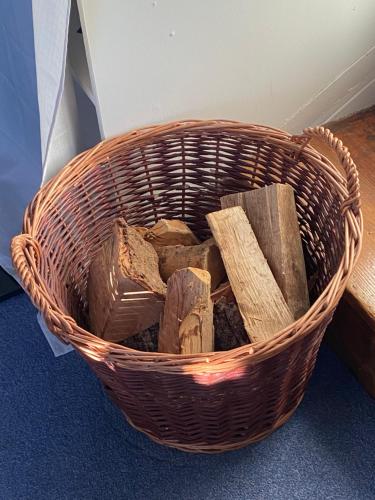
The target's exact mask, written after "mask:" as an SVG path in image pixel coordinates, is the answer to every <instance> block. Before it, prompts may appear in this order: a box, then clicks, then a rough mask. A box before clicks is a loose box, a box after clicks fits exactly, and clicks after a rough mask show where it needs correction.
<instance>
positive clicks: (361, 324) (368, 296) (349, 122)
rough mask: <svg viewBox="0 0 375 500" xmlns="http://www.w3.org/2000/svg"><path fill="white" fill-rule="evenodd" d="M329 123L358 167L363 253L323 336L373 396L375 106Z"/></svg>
mask: <svg viewBox="0 0 375 500" xmlns="http://www.w3.org/2000/svg"><path fill="white" fill-rule="evenodd" d="M328 127H329V128H330V129H331V130H332V131H333V132H334V133H335V135H337V136H338V137H339V138H340V139H341V140H342V141H343V143H344V144H345V146H347V147H348V148H349V151H350V153H351V155H352V157H353V159H354V161H355V162H356V164H357V166H358V170H359V176H360V177H359V180H360V187H361V197H362V210H363V217H364V238H363V249H362V253H361V256H360V259H359V261H358V264H357V266H356V268H355V269H354V272H353V274H352V276H351V278H350V281H349V283H348V286H347V289H346V292H345V295H344V298H343V300H342V301H341V303H340V305H339V307H338V309H337V312H336V314H335V317H334V320H333V322H332V324H331V326H330V327H329V329H328V339H329V341H330V342H331V344H332V345H333V346H334V348H335V350H336V351H337V352H338V354H339V355H340V356H341V357H342V358H343V359H344V360H345V361H346V362H347V363H348V365H349V366H350V367H351V369H352V370H353V372H354V373H355V375H356V376H357V377H358V379H359V380H360V381H361V383H362V384H363V386H364V387H365V388H366V390H367V391H368V392H369V393H370V394H371V395H372V396H373V397H375V107H373V108H370V109H368V110H366V111H364V112H362V113H358V114H356V115H354V116H352V117H349V118H346V119H344V120H341V121H339V122H335V123H331V124H329V125H328ZM313 145H314V146H315V147H316V148H317V149H319V150H320V151H321V152H322V153H324V154H326V155H327V156H329V158H330V159H332V160H333V159H334V155H333V156H332V153H330V152H328V151H327V149H326V147H325V146H323V145H322V144H320V143H318V142H317V141H314V142H313ZM334 161H335V162H336V163H337V159H335V160H334Z"/></svg>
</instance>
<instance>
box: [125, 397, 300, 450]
mask: <svg viewBox="0 0 375 500" xmlns="http://www.w3.org/2000/svg"><path fill="white" fill-rule="evenodd" d="M303 396H304V394H302V396H301V397H300V399H299V400H298V402H297V404H296V405H295V407H294V408H293V409H292V410H291V411H289V412H288V413H286V414H285V415H283V416H282V417H281V418H279V419H278V420H277V421H276V422H275V424H274V425H273V426H272V428H270V429H269V430H267V431H265V432H262V433H261V434H257V435H255V436H252V437H251V438H247V439H244V440H243V441H236V442H235V443H231V442H228V443H220V444H219V443H218V444H206V443H195V444H192V443H189V444H183V443H180V442H178V441H169V440H165V439H160V438H158V437H157V436H155V435H154V434H152V433H151V432H149V431H147V430H146V429H142V428H141V427H138V426H137V425H135V424H134V422H132V420H131V419H130V418H129V417H128V416H127V415H126V413H125V412H124V411H123V410H121V411H122V413H123V415H124V417H125V418H126V420H127V422H128V423H129V424H130V425H131V426H132V427H133V428H134V429H136V430H137V431H140V432H142V433H143V434H146V436H148V437H149V438H150V439H151V440H152V441H154V442H155V443H157V444H161V445H164V446H168V447H170V448H175V449H176V450H180V451H185V452H189V453H206V454H214V453H224V452H226V451H234V450H239V449H240V448H244V447H245V446H248V445H249V444H253V443H257V442H258V441H262V440H263V439H265V438H266V437H268V436H269V435H270V434H272V433H273V432H275V431H276V430H277V429H278V428H279V427H281V426H282V425H284V424H285V423H286V422H287V421H288V420H289V419H290V417H291V416H292V415H293V413H294V412H295V411H296V409H297V408H298V406H299V405H300V403H301V401H302V399H303Z"/></svg>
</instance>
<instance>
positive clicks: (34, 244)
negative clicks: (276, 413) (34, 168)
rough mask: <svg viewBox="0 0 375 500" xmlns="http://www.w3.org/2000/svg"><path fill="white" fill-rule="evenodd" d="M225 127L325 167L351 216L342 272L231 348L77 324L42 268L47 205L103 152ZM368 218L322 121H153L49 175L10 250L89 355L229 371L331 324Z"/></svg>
mask: <svg viewBox="0 0 375 500" xmlns="http://www.w3.org/2000/svg"><path fill="white" fill-rule="evenodd" d="M187 130H192V131H196V132H199V133H201V132H205V131H220V132H225V131H228V132H232V133H233V132H237V133H244V134H246V135H247V136H251V137H254V139H257V140H259V141H262V142H268V143H273V144H276V145H279V146H284V147H286V148H289V149H293V150H294V151H295V153H296V154H297V155H302V156H303V157H304V158H305V159H306V160H308V161H309V162H310V163H313V164H314V165H315V166H316V167H317V168H319V169H320V170H321V171H322V172H323V173H324V175H325V176H326V177H327V178H328V180H329V182H330V183H331V184H332V185H333V186H334V187H335V188H336V190H337V192H338V195H339V197H340V200H341V202H342V213H343V215H344V217H345V223H344V226H345V246H344V251H343V255H342V258H341V261H340V264H339V266H338V269H337V271H336V273H335V275H334V276H333V277H332V279H331V281H330V282H329V284H328V285H327V287H326V288H325V289H324V290H323V292H322V293H321V294H320V296H319V297H318V298H317V299H316V301H315V302H314V303H313V304H312V306H311V307H310V308H309V310H308V311H307V312H306V313H305V314H304V315H303V316H302V317H301V318H299V319H298V320H296V321H295V322H293V323H292V324H290V325H288V326H287V327H286V328H284V329H283V330H280V331H279V332H278V333H277V334H276V335H275V336H274V337H272V339H268V340H265V341H257V342H254V343H252V344H248V345H245V346H241V347H237V348H235V349H232V350H229V351H220V352H215V351H213V352H209V353H200V354H190V355H183V354H168V353H159V352H143V351H136V350H133V349H131V348H128V347H125V346H122V345H119V344H115V343H113V342H109V341H106V340H104V339H101V338H99V337H96V336H95V335H93V334H92V333H90V332H89V331H88V330H85V329H84V328H82V327H80V326H78V324H77V323H76V321H75V319H74V318H73V317H71V316H69V315H66V314H64V312H63V311H61V310H60V309H59V308H58V307H57V305H56V304H55V303H54V302H53V300H52V298H51V296H50V294H49V292H48V287H47V285H46V283H45V282H44V280H43V279H42V278H41V276H40V274H39V265H40V264H41V262H42V260H43V257H42V252H41V248H40V245H39V242H38V241H37V239H36V234H37V232H38V224H39V221H40V218H41V217H42V215H43V212H44V209H46V208H48V206H49V205H51V204H52V203H53V202H54V200H56V199H57V198H58V196H59V194H60V193H62V192H64V190H65V189H69V188H70V185H71V184H70V183H72V182H74V179H76V176H77V170H78V171H79V173H80V175H82V173H83V172H87V171H88V170H89V169H90V168H91V167H92V166H93V160H95V163H97V162H98V161H100V158H106V157H108V154H109V153H113V152H115V151H116V149H120V148H121V151H122V152H123V151H124V145H126V147H128V148H133V147H135V146H138V145H139V144H143V143H145V142H148V141H150V140H153V139H155V138H157V137H162V136H163V135H169V134H171V133H173V132H177V131H181V132H183V131H187ZM311 137H320V138H322V139H323V140H324V141H325V142H326V143H327V144H328V145H329V146H330V147H331V148H332V149H333V150H334V151H335V152H336V154H337V156H338V158H339V160H340V162H341V165H342V166H343V168H344V171H345V174H346V178H345V177H344V176H343V175H342V174H341V173H340V171H339V170H338V168H337V167H336V166H335V165H334V164H332V163H331V162H330V160H329V159H327V158H326V157H325V156H324V155H322V154H321V153H319V152H318V151H317V150H316V149H315V148H313V147H312V146H311V145H310V144H308V142H309V140H310V138H311ZM362 234H363V219H362V212H361V209H360V194H359V183H358V172H357V168H356V166H355V163H354V162H353V160H352V159H351V157H350V153H349V151H348V149H347V148H346V147H345V146H344V145H343V144H342V142H341V141H340V140H339V139H337V138H336V137H334V136H333V134H332V133H331V132H330V131H329V130H328V129H325V128H323V127H315V128H309V129H305V130H304V133H303V134H302V135H299V136H296V135H291V134H289V133H287V132H285V131H283V130H280V129H277V128H273V127H268V126H264V125H256V124H250V123H244V122H239V121H234V120H186V121H175V122H169V123H163V124H159V125H152V126H146V127H143V128H141V129H136V130H132V131H130V132H128V133H125V134H121V135H118V136H115V137H113V138H109V139H105V140H103V141H102V142H100V143H98V144H97V145H96V146H94V147H93V148H91V149H88V150H87V151H84V152H82V153H80V154H79V155H77V156H76V157H75V158H73V159H72V160H71V161H70V162H69V163H68V164H67V165H66V166H65V167H64V168H63V169H62V170H61V171H60V172H59V173H58V174H57V175H56V176H54V177H53V178H52V179H51V180H50V181H48V182H47V183H46V184H45V185H44V186H43V187H42V188H41V189H40V190H39V191H38V192H37V193H36V195H35V197H34V198H33V200H32V201H31V203H30V204H29V206H28V207H27V209H26V211H25V215H24V224H23V232H22V233H21V234H20V235H18V236H16V237H15V238H13V240H12V246H11V252H12V259H13V264H14V266H15V268H16V270H17V272H18V274H19V276H20V277H21V282H22V284H23V286H24V288H25V290H26V291H27V292H28V294H29V296H30V298H31V300H32V301H33V303H34V305H35V306H36V307H37V309H39V310H40V311H41V312H42V314H43V316H44V318H45V320H46V323H47V325H48V326H49V328H50V329H51V331H52V332H53V333H55V334H57V336H58V337H59V338H60V339H62V340H64V341H66V342H70V343H72V345H73V346H74V347H75V348H76V349H77V350H78V351H80V352H81V353H82V355H83V356H87V357H89V358H90V360H91V361H98V362H105V363H106V364H107V366H108V367H110V368H114V367H118V368H126V369H130V370H137V371H139V370H144V371H150V370H154V371H158V372H168V373H181V372H183V373H189V374H194V373H200V372H202V371H205V372H208V371H215V372H221V371H222V372H227V371H228V370H231V369H234V368H236V369H237V368H239V367H244V366H247V365H248V364H249V361H250V360H251V362H252V363H258V362H260V361H262V360H264V359H266V358H269V357H271V356H274V355H276V354H277V353H278V352H280V351H281V350H284V349H285V348H286V347H287V346H289V345H291V344H292V343H294V342H296V341H297V340H300V339H301V338H302V337H304V336H306V335H308V334H309V333H311V332H312V331H313V330H314V329H316V328H317V327H318V326H319V325H321V324H324V325H325V326H326V324H328V322H329V320H330V316H331V314H332V313H333V311H334V309H335V307H336V306H337V303H338V301H339V300H340V298H341V296H342V294H343V292H344V289H345V286H346V283H347V281H348V279H349V277H350V274H351V272H352V270H353V267H354V265H355V263H356V261H357V259H358V257H359V253H360V250H361V244H362Z"/></svg>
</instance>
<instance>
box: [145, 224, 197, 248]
mask: <svg viewBox="0 0 375 500" xmlns="http://www.w3.org/2000/svg"><path fill="white" fill-rule="evenodd" d="M144 238H145V239H146V240H147V241H149V242H150V243H152V244H153V245H154V246H166V245H199V243H200V241H199V240H198V238H197V237H196V236H195V234H194V233H193V232H192V230H191V229H190V228H189V227H188V226H187V225H186V224H185V223H184V222H182V221H180V220H175V219H174V220H168V219H160V220H159V221H158V222H157V223H156V224H155V225H154V226H153V227H152V228H150V229H149V230H148V231H147V233H146V234H145V235H144Z"/></svg>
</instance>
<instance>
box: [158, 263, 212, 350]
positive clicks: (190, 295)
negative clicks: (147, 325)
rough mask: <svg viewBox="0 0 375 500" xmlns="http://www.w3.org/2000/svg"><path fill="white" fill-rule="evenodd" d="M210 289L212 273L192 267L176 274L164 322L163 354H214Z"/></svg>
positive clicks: (169, 284)
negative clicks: (212, 352)
mask: <svg viewBox="0 0 375 500" xmlns="http://www.w3.org/2000/svg"><path fill="white" fill-rule="evenodd" d="M210 289H211V278H210V273H209V272H208V271H204V270H202V269H196V268H192V267H188V268H186V269H180V270H179V271H176V272H175V273H174V274H172V276H171V277H170V278H169V280H168V284H167V297H166V300H165V307H164V312H163V315H162V319H161V323H160V332H159V346H158V350H159V352H167V353H172V354H195V353H199V352H210V351H213V348H214V336H213V305H212V301H211V298H210Z"/></svg>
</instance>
